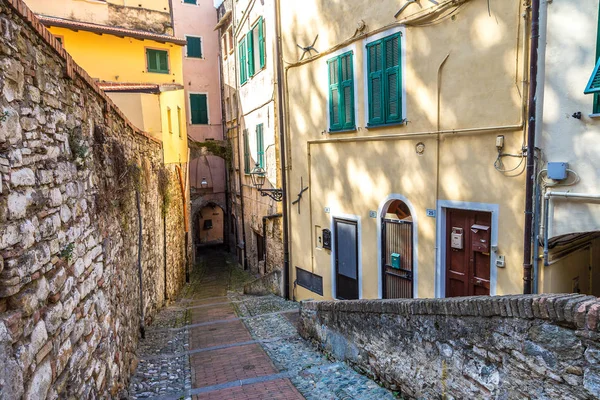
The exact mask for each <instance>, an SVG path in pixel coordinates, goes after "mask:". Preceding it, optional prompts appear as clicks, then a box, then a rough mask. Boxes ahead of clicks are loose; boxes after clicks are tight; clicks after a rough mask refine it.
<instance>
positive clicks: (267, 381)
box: [129, 252, 395, 400]
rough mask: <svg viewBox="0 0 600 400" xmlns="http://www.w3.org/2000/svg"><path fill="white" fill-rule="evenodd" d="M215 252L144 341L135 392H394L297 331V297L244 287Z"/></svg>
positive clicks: (202, 397)
mask: <svg viewBox="0 0 600 400" xmlns="http://www.w3.org/2000/svg"><path fill="white" fill-rule="evenodd" d="M234 265H235V264H234V263H233V262H229V261H228V256H227V255H226V254H225V253H219V252H214V253H210V254H208V255H206V256H205V257H203V259H202V260H201V262H200V264H199V266H198V268H196V269H195V270H194V271H193V276H192V282H191V283H190V284H189V285H187V286H186V287H185V288H184V290H183V293H182V296H181V298H180V299H179V300H178V301H177V302H176V303H175V304H172V305H171V306H169V307H167V308H166V309H164V310H163V311H161V313H160V314H159V315H158V316H157V318H156V320H155V321H154V323H153V324H152V326H151V327H149V328H148V329H147V333H146V339H144V340H142V341H141V345H140V349H139V354H138V356H139V358H140V362H139V365H138V367H137V370H136V372H135V375H134V376H133V378H132V381H131V385H130V388H129V389H130V398H132V399H157V400H158V399H161V400H162V399H195V400H196V399H197V400H217V399H218V400H222V399H223V400H238V399H239V400H242V399H243V400H251V399H252V400H254V399H275V400H277V399H285V400H288V399H289V400H295V399H304V398H306V399H309V400H312V399H314V400H328V399H331V400H333V399H339V400H354V399H373V400H375V399H376V400H380V399H394V398H395V397H394V396H393V395H392V393H391V392H389V391H388V390H386V389H383V388H381V387H380V386H378V385H377V384H376V383H375V382H373V381H371V380H369V379H368V378H366V377H364V376H363V375H360V374H359V373H357V372H356V371H354V370H353V369H351V368H349V367H348V366H347V365H346V364H344V363H340V362H332V361H329V360H328V359H327V358H326V357H325V356H324V355H323V354H322V353H320V352H319V351H318V350H317V349H316V348H315V347H314V345H313V344H311V343H309V342H307V341H305V340H303V339H301V338H300V337H299V335H298V333H297V330H296V325H295V324H296V321H297V318H298V304H297V303H293V302H289V301H285V300H283V299H281V298H279V297H276V296H246V295H242V294H240V292H241V290H240V289H241V287H242V285H243V283H244V282H245V281H247V279H248V276H247V275H246V274H244V273H243V271H240V270H239V269H238V268H236V267H235V266H234Z"/></svg>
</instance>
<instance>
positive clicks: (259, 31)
mask: <svg viewBox="0 0 600 400" xmlns="http://www.w3.org/2000/svg"><path fill="white" fill-rule="evenodd" d="M248 37H249V40H250V41H251V45H249V46H248V65H249V68H250V70H251V71H252V72H251V73H249V75H251V76H254V75H255V74H256V73H257V72H259V71H260V70H261V69H263V68H264V67H265V33H264V22H263V18H262V17H260V18H259V19H258V22H257V23H256V24H255V25H254V26H253V27H252V30H251V31H250V32H249V33H248Z"/></svg>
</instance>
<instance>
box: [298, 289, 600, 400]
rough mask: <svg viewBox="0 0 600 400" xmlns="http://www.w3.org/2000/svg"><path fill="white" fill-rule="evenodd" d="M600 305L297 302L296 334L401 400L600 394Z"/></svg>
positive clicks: (585, 300)
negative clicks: (298, 329) (298, 330)
mask: <svg viewBox="0 0 600 400" xmlns="http://www.w3.org/2000/svg"><path fill="white" fill-rule="evenodd" d="M599 322H600V300H599V299H598V298H596V297H592V296H583V295H560V294H558V295H537V296H524V295H521V296H503V297H471V298H454V299H425V300H357V301H340V302H332V301H327V302H304V303H302V306H301V333H302V335H303V336H304V337H305V338H312V339H315V340H317V341H318V342H320V345H321V346H322V348H323V349H324V350H325V351H327V352H329V353H331V354H333V356H335V357H336V358H338V359H343V360H346V361H348V362H349V363H350V364H352V365H353V366H355V368H357V369H359V370H361V371H364V372H366V373H367V374H369V375H371V376H373V377H375V378H376V379H378V380H380V381H381V382H382V383H383V384H384V385H385V386H387V387H389V388H391V389H393V390H397V391H399V392H400V393H401V395H402V396H404V397H405V398H428V399H430V398H446V399H453V398H457V399H460V398H465V399H466V398H470V399H476V398H477V399H481V398H499V399H522V398H536V399H550V398H552V399H590V398H599V397H600V335H599V327H600V325H599Z"/></svg>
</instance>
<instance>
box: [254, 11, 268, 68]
mask: <svg viewBox="0 0 600 400" xmlns="http://www.w3.org/2000/svg"><path fill="white" fill-rule="evenodd" d="M256 26H257V29H258V57H259V58H258V65H259V67H260V69H263V68H264V67H265V64H266V53H265V21H264V20H263V18H262V17H260V19H259V20H258V23H257V24H256Z"/></svg>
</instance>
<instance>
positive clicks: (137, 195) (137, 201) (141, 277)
mask: <svg viewBox="0 0 600 400" xmlns="http://www.w3.org/2000/svg"><path fill="white" fill-rule="evenodd" d="M135 205H136V207H137V214H138V262H137V264H138V278H139V281H140V334H141V335H142V339H145V338H146V321H145V319H146V316H145V315H144V271H143V270H142V243H143V236H142V232H143V231H142V207H141V205H140V191H139V189H136V190H135Z"/></svg>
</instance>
